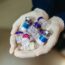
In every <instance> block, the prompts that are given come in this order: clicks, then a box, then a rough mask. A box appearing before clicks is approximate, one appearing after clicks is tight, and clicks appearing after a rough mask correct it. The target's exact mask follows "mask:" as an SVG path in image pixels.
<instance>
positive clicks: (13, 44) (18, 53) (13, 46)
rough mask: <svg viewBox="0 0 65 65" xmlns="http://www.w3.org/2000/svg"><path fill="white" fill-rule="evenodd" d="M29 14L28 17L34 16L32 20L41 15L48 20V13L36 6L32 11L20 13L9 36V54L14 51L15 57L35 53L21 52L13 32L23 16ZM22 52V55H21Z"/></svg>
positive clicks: (21, 22) (22, 20)
mask: <svg viewBox="0 0 65 65" xmlns="http://www.w3.org/2000/svg"><path fill="white" fill-rule="evenodd" d="M27 16H30V17H34V21H36V20H37V18H38V17H40V16H42V17H43V18H44V19H45V20H48V18H49V17H48V14H47V13H46V12H45V11H44V10H42V9H39V8H36V9H35V10H34V11H31V12H29V13H27V14H24V15H22V16H21V17H20V18H18V20H16V21H15V23H14V24H13V26H12V30H11V36H10V46H11V47H10V50H9V52H10V54H12V53H14V55H15V56H17V57H21V58H22V57H23V58H24V57H34V56H35V53H34V52H27V53H22V51H20V50H18V47H17V45H16V41H15V32H16V31H17V30H18V28H19V27H20V25H21V24H23V22H24V20H25V17H27ZM22 54H23V55H22Z"/></svg>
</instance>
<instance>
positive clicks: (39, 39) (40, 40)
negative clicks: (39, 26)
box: [37, 35, 48, 45]
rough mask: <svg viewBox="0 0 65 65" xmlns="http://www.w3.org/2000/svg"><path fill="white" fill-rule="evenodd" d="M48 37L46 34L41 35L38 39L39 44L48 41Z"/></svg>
mask: <svg viewBox="0 0 65 65" xmlns="http://www.w3.org/2000/svg"><path fill="white" fill-rule="evenodd" d="M47 40H48V38H47V37H46V36H44V35H40V36H39V38H38V39H37V43H38V44H39V45H44V44H45V43H46V42H47Z"/></svg>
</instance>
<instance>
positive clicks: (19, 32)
mask: <svg viewBox="0 0 65 65" xmlns="http://www.w3.org/2000/svg"><path fill="white" fill-rule="evenodd" d="M15 34H23V32H21V31H17V32H16V33H15Z"/></svg>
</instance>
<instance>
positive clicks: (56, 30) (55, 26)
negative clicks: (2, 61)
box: [10, 10, 64, 58]
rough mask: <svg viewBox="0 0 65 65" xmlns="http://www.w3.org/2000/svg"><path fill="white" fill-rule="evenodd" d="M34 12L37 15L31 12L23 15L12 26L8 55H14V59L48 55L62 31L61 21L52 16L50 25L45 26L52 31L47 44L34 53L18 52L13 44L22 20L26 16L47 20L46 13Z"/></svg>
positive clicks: (62, 24) (17, 48)
mask: <svg viewBox="0 0 65 65" xmlns="http://www.w3.org/2000/svg"><path fill="white" fill-rule="evenodd" d="M34 11H35V12H36V13H37V14H35V13H34V12H33V11H32V12H30V13H28V14H25V15H23V16H22V17H20V19H18V20H17V21H16V22H15V23H14V25H13V28H12V31H11V37H10V45H11V48H10V53H11V54H12V53H13V52H14V55H15V56H16V57H19V58H29V57H35V56H39V55H41V54H45V53H48V52H49V51H50V50H51V49H52V48H53V46H54V45H55V44H56V42H57V40H58V37H59V35H60V33H61V32H62V31H63V29H64V23H63V20H62V19H61V18H59V17H56V16H54V17H52V18H51V19H49V20H48V22H50V24H49V25H48V26H47V30H52V31H53V34H52V35H51V36H50V37H49V39H48V41H47V43H46V44H45V45H44V46H40V47H39V48H38V49H36V50H34V51H27V52H24V51H21V50H19V47H17V46H16V43H15V32H16V31H17V29H18V28H19V26H20V24H21V23H22V22H23V21H24V18H25V17H26V16H28V15H32V16H34V17H35V20H36V19H37V18H38V17H39V16H42V17H43V18H44V19H45V20H47V19H48V15H47V14H46V13H45V14H42V12H41V10H34ZM38 12H39V13H38ZM44 15H45V16H44ZM43 23H44V22H43Z"/></svg>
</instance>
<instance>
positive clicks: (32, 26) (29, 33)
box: [15, 17, 52, 50]
mask: <svg viewBox="0 0 65 65" xmlns="http://www.w3.org/2000/svg"><path fill="white" fill-rule="evenodd" d="M47 24H48V22H47V21H45V20H44V18H43V17H39V18H38V19H37V21H36V22H33V21H32V19H31V18H30V17H25V21H24V23H23V24H21V26H20V28H19V30H18V31H17V32H16V33H15V34H16V43H17V44H18V45H19V46H20V49H21V50H35V49H37V48H38V47H39V46H40V45H44V44H45V43H47V41H48V39H49V37H50V35H51V34H52V33H51V32H50V31H48V30H46V26H47Z"/></svg>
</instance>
